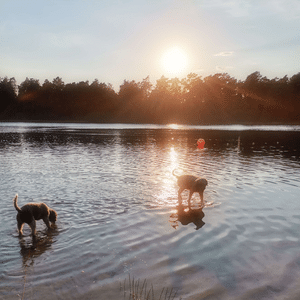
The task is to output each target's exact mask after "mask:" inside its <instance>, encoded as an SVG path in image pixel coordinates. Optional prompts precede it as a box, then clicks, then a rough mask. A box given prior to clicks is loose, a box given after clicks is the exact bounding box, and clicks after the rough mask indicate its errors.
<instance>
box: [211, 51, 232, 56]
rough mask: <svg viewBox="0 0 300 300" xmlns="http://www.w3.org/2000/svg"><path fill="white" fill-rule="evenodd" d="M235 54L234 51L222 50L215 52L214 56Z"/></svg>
mask: <svg viewBox="0 0 300 300" xmlns="http://www.w3.org/2000/svg"><path fill="white" fill-rule="evenodd" d="M231 55H233V51H226V52H220V53H217V54H215V55H214V56H231Z"/></svg>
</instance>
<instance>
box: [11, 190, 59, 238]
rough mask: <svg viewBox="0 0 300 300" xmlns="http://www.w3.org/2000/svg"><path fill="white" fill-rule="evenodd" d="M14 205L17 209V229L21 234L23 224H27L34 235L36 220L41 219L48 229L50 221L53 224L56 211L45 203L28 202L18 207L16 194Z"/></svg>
mask: <svg viewBox="0 0 300 300" xmlns="http://www.w3.org/2000/svg"><path fill="white" fill-rule="evenodd" d="M13 202H14V207H15V209H16V210H17V211H18V214H17V221H18V231H19V235H20V236H22V235H23V231H22V229H23V225H24V223H26V224H28V225H29V226H30V228H31V233H32V236H33V237H35V236H36V232H35V228H36V222H35V221H36V220H41V219H42V220H43V221H44V223H45V224H46V225H47V227H48V229H51V226H50V222H51V223H53V224H55V221H56V217H57V213H56V211H55V210H53V209H51V208H49V207H48V206H47V205H46V204H45V203H28V204H25V205H24V206H22V208H20V207H19V206H18V203H17V202H18V194H17V195H16V196H15V197H14V199H13Z"/></svg>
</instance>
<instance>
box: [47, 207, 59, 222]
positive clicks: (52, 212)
mask: <svg viewBox="0 0 300 300" xmlns="http://www.w3.org/2000/svg"><path fill="white" fill-rule="evenodd" d="M56 218H57V213H56V211H55V210H53V209H50V215H49V220H50V222H52V223H55V222H56Z"/></svg>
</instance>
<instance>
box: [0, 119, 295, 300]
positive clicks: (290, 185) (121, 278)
mask: <svg viewBox="0 0 300 300" xmlns="http://www.w3.org/2000/svg"><path fill="white" fill-rule="evenodd" d="M199 138H203V139H204V140H205V142H206V143H205V147H204V149H198V148H197V140H198V139H199ZM174 169H176V172H177V173H182V174H194V175H197V176H200V177H205V178H206V179H207V180H208V186H207V188H206V190H205V192H204V199H205V200H206V201H207V202H208V203H210V204H211V205H208V206H206V207H205V208H204V209H203V212H202V211H201V209H200V208H199V202H200V199H199V196H198V195H194V196H193V201H192V210H191V211H188V210H187V209H186V210H184V211H182V210H179V211H178V201H177V190H178V187H177V183H176V178H175V177H174V176H173V175H172V171H173V170H174ZM0 175H1V176H0V180H1V181H0V190H1V198H0V204H1V218H0V234H1V247H0V299H5V300H6V299H43V300H47V299H129V292H130V291H129V290H130V287H129V283H128V281H129V276H130V278H131V280H132V281H133V279H134V282H135V283H137V282H140V287H137V289H139V290H141V285H142V282H143V281H144V280H145V279H146V282H147V284H148V287H150V286H153V291H154V293H155V299H159V295H160V293H161V291H162V289H163V288H165V289H164V291H166V289H167V288H168V291H170V289H171V288H173V290H174V291H176V292H177V294H176V296H175V299H180V297H181V298H182V299H222V300H224V299H225V300H226V299H299V297H300V241H299V237H300V230H299V227H300V206H299V200H300V197H299V195H300V189H299V188H300V126H239V125H236V126H178V125H174V124H173V125H168V126H159V125H130V124H103V125H101V124H46V123H45V124H43V123H36V124H35V123H0ZM16 193H18V194H19V200H18V204H19V206H22V205H24V204H25V203H27V202H45V203H46V204H48V205H49V206H50V207H51V208H53V209H55V210H56V211H57V213H58V220H57V224H56V227H55V228H53V229H52V230H50V231H48V230H46V226H45V224H43V222H42V221H38V222H37V242H34V243H33V241H32V238H31V236H30V228H29V227H28V226H27V225H25V227H24V237H22V238H19V236H18V232H17V223H16V213H17V212H16V210H15V208H14V207H13V203H12V199H13V197H14V196H15V194H16ZM183 198H184V199H186V198H187V193H184V194H183ZM183 204H184V205H185V206H186V205H187V203H186V201H185V200H184V201H183ZM147 289H148V288H147ZM124 294H125V295H124Z"/></svg>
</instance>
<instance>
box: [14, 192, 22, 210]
mask: <svg viewBox="0 0 300 300" xmlns="http://www.w3.org/2000/svg"><path fill="white" fill-rule="evenodd" d="M13 201H14V207H15V209H16V210H17V211H18V212H21V208H20V207H19V206H18V194H16V196H15V198H14V199H13Z"/></svg>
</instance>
